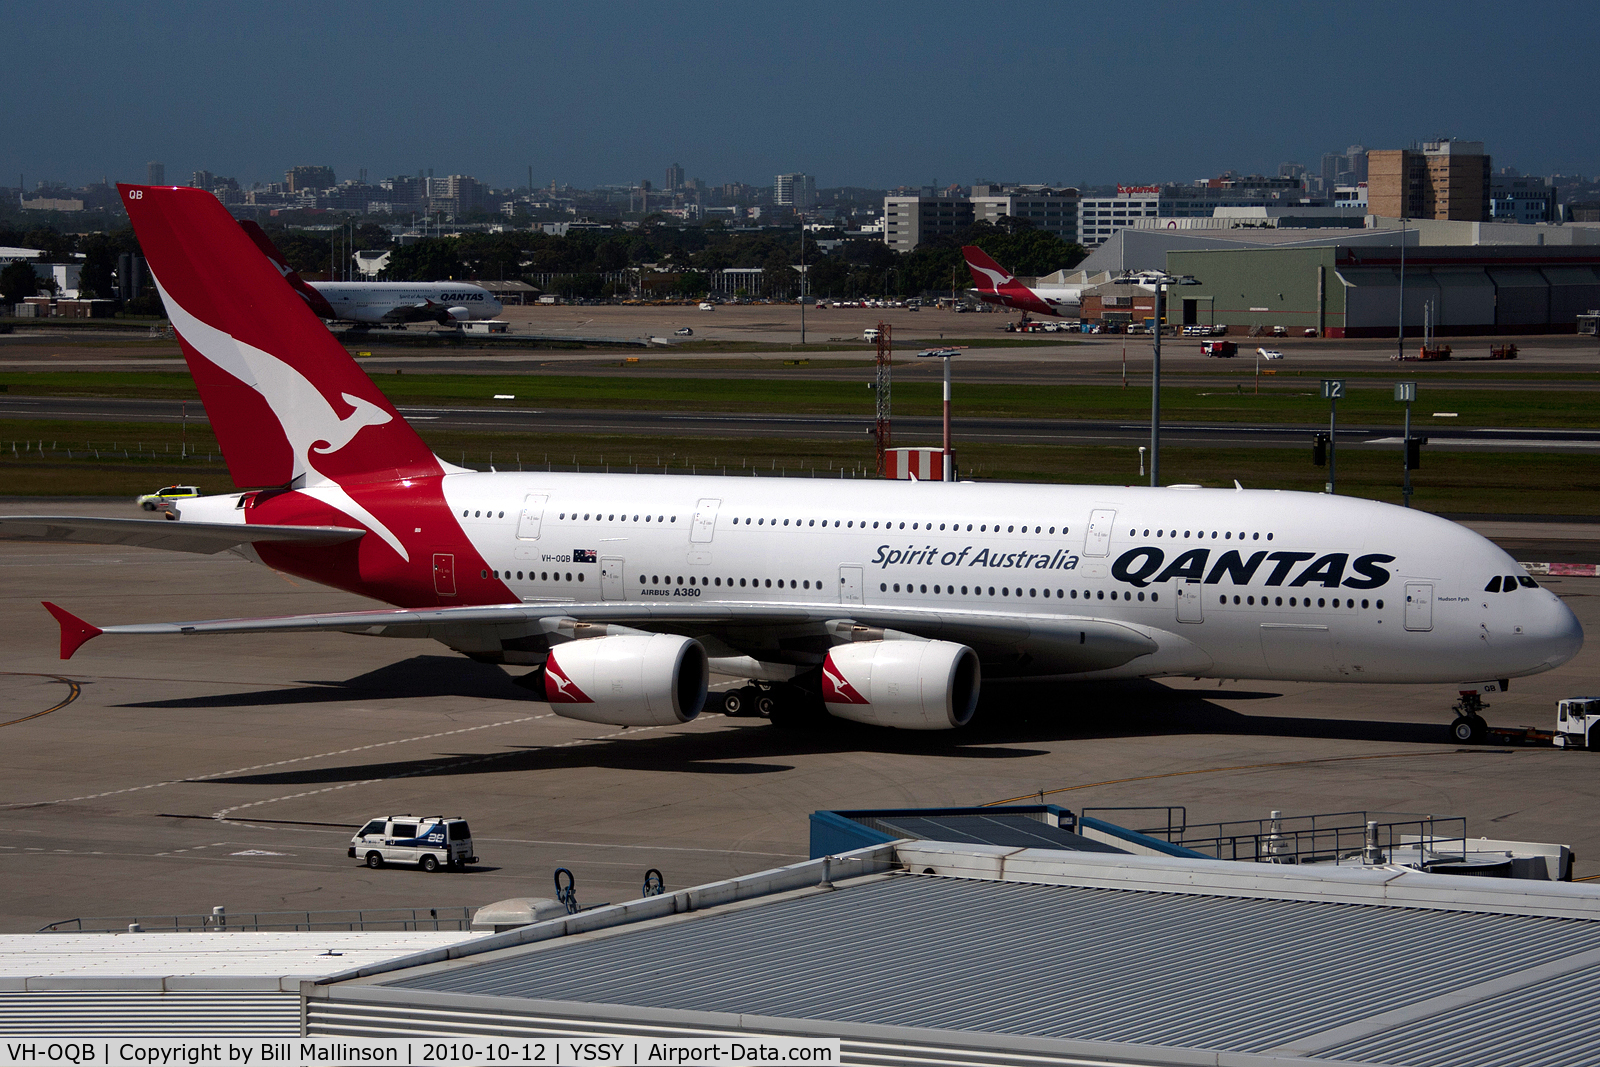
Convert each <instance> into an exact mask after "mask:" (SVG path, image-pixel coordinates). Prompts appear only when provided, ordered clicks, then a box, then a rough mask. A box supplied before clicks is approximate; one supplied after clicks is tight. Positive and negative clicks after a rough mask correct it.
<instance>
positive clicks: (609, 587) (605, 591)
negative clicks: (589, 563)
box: [600, 556, 628, 600]
mask: <svg viewBox="0 0 1600 1067" xmlns="http://www.w3.org/2000/svg"><path fill="white" fill-rule="evenodd" d="M625 565H626V564H624V563H623V560H622V557H621V556H601V557H600V599H601V600H626V599H627V596H628V594H627V593H626V592H625V591H624V589H623V585H622V570H623V567H624V566H625Z"/></svg>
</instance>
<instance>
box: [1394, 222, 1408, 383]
mask: <svg viewBox="0 0 1600 1067" xmlns="http://www.w3.org/2000/svg"><path fill="white" fill-rule="evenodd" d="M1395 338H1396V340H1395V348H1396V352H1395V357H1396V358H1398V359H1405V358H1406V214H1405V208H1401V209H1400V322H1399V326H1398V329H1397V330H1396V332H1395Z"/></svg>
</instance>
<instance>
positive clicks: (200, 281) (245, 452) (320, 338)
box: [117, 185, 441, 486]
mask: <svg viewBox="0 0 1600 1067" xmlns="http://www.w3.org/2000/svg"><path fill="white" fill-rule="evenodd" d="M117 188H118V190H119V191H120V192H121V194H122V200H123V203H124V204H125V205H126V206H127V208H128V217H129V218H130V219H131V220H132V221H133V228H134V232H135V233H136V234H137V235H138V238H139V244H140V246H141V247H142V249H143V250H144V254H145V259H146V260H147V261H148V262H149V264H150V274H151V276H152V277H153V278H154V279H155V283H156V286H157V288H158V289H159V290H160V292H161V298H162V300H163V301H164V302H165V304H166V307H167V314H168V315H169V316H170V317H171V319H172V325H173V328H174V329H175V330H176V331H177V334H178V339H179V341H180V343H181V344H182V347H183V354H184V358H185V359H186V360H187V361H188V364H189V371H190V373H192V374H193V375H194V380H195V384H196V385H197V386H199V388H200V399H201V401H202V402H204V404H205V406H206V414H207V415H208V416H209V417H210V419H211V426H212V429H213V430H214V431H215V432H216V435H217V440H218V442H219V443H220V444H221V445H222V453H223V455H224V457H226V459H227V461H228V469H229V471H230V472H231V473H232V475H233V480H234V482H235V484H237V485H240V486H274V485H289V484H305V485H310V484H319V483H326V482H330V481H337V482H341V483H342V482H348V481H360V480H364V479H367V478H371V477H374V476H378V477H394V476H407V475H413V474H416V475H423V474H437V473H439V471H440V469H441V468H440V466H439V462H438V460H436V459H435V458H434V456H433V453H432V452H431V451H430V450H429V449H428V446H427V445H425V444H423V442H422V439H421V438H420V437H418V436H417V435H416V433H415V431H413V430H412V429H411V427H409V426H407V425H406V423H405V420H403V419H402V418H400V415H399V413H398V412H396V411H395V409H394V407H393V405H391V404H390V403H389V401H388V399H387V398H386V397H384V395H383V394H382V393H381V392H379V391H378V387H377V386H376V385H374V384H373V383H372V379H371V378H369V377H367V375H366V373H365V372H364V371H362V370H361V368H360V367H358V366H356V362H355V360H353V359H351V358H350V354H349V353H348V352H346V351H345V350H344V348H343V347H342V346H340V344H339V342H338V341H336V340H334V338H333V335H332V334H330V333H329V332H328V330H327V328H326V327H325V326H323V324H322V323H321V321H319V320H318V318H317V317H316V315H314V314H313V313H312V311H311V309H310V308H309V307H307V306H306V304H305V302H304V301H303V300H302V299H301V298H300V297H299V296H297V295H296V294H295V292H294V290H293V289H291V288H289V286H287V285H285V284H283V278H282V276H281V275H280V274H279V272H278V270H277V268H276V267H274V266H273V265H272V264H271V263H270V262H268V260H267V258H266V257H265V256H264V255H263V254H262V253H261V251H260V249H258V248H257V247H256V246H255V244H254V243H253V242H252V241H251V239H250V237H249V235H248V234H246V233H245V231H244V230H242V229H240V228H239V225H238V223H236V222H234V220H233V217H232V216H231V215H229V214H228V211H227V209H226V208H224V207H223V206H222V204H221V203H220V202H219V201H218V200H217V198H216V197H215V196H212V195H211V194H210V193H209V192H207V191H206V190H204V189H187V188H181V187H155V186H139V185H119V186H118V187H117Z"/></svg>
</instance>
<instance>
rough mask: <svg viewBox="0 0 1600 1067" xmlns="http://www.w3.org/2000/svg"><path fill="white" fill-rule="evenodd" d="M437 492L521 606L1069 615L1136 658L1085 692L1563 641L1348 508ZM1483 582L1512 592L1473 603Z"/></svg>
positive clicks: (1063, 493)
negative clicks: (1116, 626) (690, 605)
mask: <svg viewBox="0 0 1600 1067" xmlns="http://www.w3.org/2000/svg"><path fill="white" fill-rule="evenodd" d="M444 494H445V499H446V502H447V503H448V504H449V505H450V507H451V508H452V509H453V517H454V518H455V519H456V521H458V522H459V523H460V524H461V526H462V528H463V530H464V531H465V532H466V533H467V535H468V537H469V538H470V540H471V541H472V543H473V545H474V546H475V547H476V548H477V549H478V550H479V551H480V552H481V554H482V556H483V558H484V559H485V561H487V562H488V563H489V565H490V566H491V567H492V568H493V569H494V570H495V571H497V572H498V575H496V576H497V577H501V578H503V579H504V581H505V584H506V586H507V587H508V588H509V589H510V590H511V591H512V592H513V593H514V595H515V596H517V597H518V598H520V599H521V600H522V601H524V602H529V603H550V604H552V605H558V604H561V603H564V602H595V601H599V600H606V601H621V602H634V603H647V602H648V603H656V604H661V603H672V602H674V601H676V602H684V601H690V600H692V601H694V602H696V603H716V602H718V601H727V602H731V603H746V604H748V603H752V602H757V603H764V604H772V603H784V604H796V605H802V604H803V605H839V606H840V613H841V616H847V615H848V614H849V613H850V610H851V608H852V606H855V605H861V606H862V610H863V611H865V610H868V609H871V608H898V609H908V610H913V611H926V612H928V613H929V616H928V617H929V619H930V622H937V620H938V619H940V618H956V617H958V616H959V615H960V614H961V613H963V612H981V613H984V614H986V615H992V614H994V613H996V612H1000V613H1007V614H1014V615H1016V616H1018V617H1019V619H1023V618H1027V617H1047V618H1048V617H1055V618H1061V617H1093V618H1101V619H1110V620H1116V621H1119V622H1122V623H1125V624H1127V625H1129V626H1131V627H1134V628H1136V629H1138V630H1139V631H1141V632H1143V633H1145V634H1147V635H1148V636H1150V637H1152V638H1153V639H1154V640H1156V641H1157V643H1158V644H1159V645H1160V647H1161V651H1160V652H1157V653H1155V654H1152V655H1150V656H1143V657H1140V658H1138V659H1135V660H1134V661H1132V662H1130V663H1128V664H1126V665H1125V666H1123V667H1119V668H1117V669H1115V670H1114V671H1110V672H1103V673H1102V674H1101V675H1099V676H1100V677H1139V676H1152V675H1162V674H1165V675H1174V674H1176V675H1194V676H1209V677H1226V678H1273V679H1305V680H1342V681H1365V682H1465V681H1470V680H1488V679H1494V678H1504V677H1511V676H1516V675H1524V674H1531V673H1536V672H1539V671H1543V670H1548V669H1550V668H1551V667H1554V666H1557V665H1559V664H1560V663H1561V662H1564V661H1565V660H1566V659H1568V658H1570V657H1571V656H1572V655H1573V654H1575V653H1576V651H1577V649H1578V647H1579V646H1580V645H1581V642H1582V630H1581V628H1580V627H1579V625H1578V623H1577V621H1576V619H1575V618H1574V617H1573V615H1572V613H1571V611H1569V610H1568V609H1567V607H1566V606H1565V605H1564V604H1563V603H1562V602H1561V601H1560V600H1559V599H1558V598H1557V597H1556V596H1555V595H1554V594H1552V593H1550V592H1549V591H1547V590H1545V589H1542V588H1538V587H1528V586H1524V585H1520V584H1517V583H1516V582H1515V581H1514V580H1509V581H1508V579H1509V578H1510V576H1522V575H1524V572H1523V570H1522V568H1521V567H1519V566H1518V565H1517V564H1516V562H1515V561H1514V560H1512V559H1511V557H1510V556H1508V555H1507V554H1506V553H1505V552H1504V551H1502V550H1501V549H1500V548H1498V547H1496V546H1495V545H1494V544H1492V543H1491V542H1489V541H1487V540H1485V539H1484V538H1482V537H1480V536H1478V535H1477V534H1475V533H1473V532H1472V531H1470V530H1467V529H1466V528H1464V527H1462V526H1460V525H1458V524H1456V523H1453V522H1450V521H1447V520H1444V519H1440V518H1438V517H1436V516H1433V515H1429V514H1427V513H1424V512H1419V511H1413V510H1406V509H1402V508H1398V507H1394V506H1392V505H1387V504H1380V503H1376V502H1373V501H1368V500H1361V499H1356V498H1352V497H1339V496H1328V495H1321V494H1309V493H1292V492H1276V491H1252V490H1240V491H1233V490H1217V489H1202V490H1193V489H1174V488H1163V489H1149V488H1140V487H1111V486H1047V485H1003V484H974V483H955V484H947V483H905V482H882V481H859V480H837V479H835V480H823V479H816V480H803V481H802V480H795V479H767V478H750V477H693V476H690V477H660V476H635V475H589V474H554V473H547V474H539V473H531V474H530V473H515V474H512V473H500V474H476V473H470V474H457V475H450V476H448V477H446V478H445V479H444ZM186 510H188V509H186ZM602 572H604V574H605V577H604V579H602ZM1496 577H1500V578H1501V579H1502V581H1507V584H1509V585H1511V586H1512V587H1513V591H1512V592H1508V593H1504V592H1502V593H1490V592H1486V590H1485V587H1486V585H1487V584H1488V583H1489V581H1490V580H1491V579H1493V578H1496ZM906 628H908V629H915V627H911V626H907V627H906ZM985 669H986V671H987V670H988V669H989V668H988V667H987V666H986V668H985ZM1015 673H1020V674H1025V673H1028V672H1027V671H1026V670H1018V671H1016V672H1015Z"/></svg>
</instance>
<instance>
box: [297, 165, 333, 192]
mask: <svg viewBox="0 0 1600 1067" xmlns="http://www.w3.org/2000/svg"><path fill="white" fill-rule="evenodd" d="M283 181H284V184H286V185H287V186H288V187H289V192H291V193H301V192H305V191H306V190H307V189H311V190H317V189H332V188H333V187H334V186H335V185H338V184H339V183H338V181H337V180H336V179H335V178H334V176H333V168H332V167H290V168H289V169H288V170H286V171H284V172H283Z"/></svg>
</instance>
